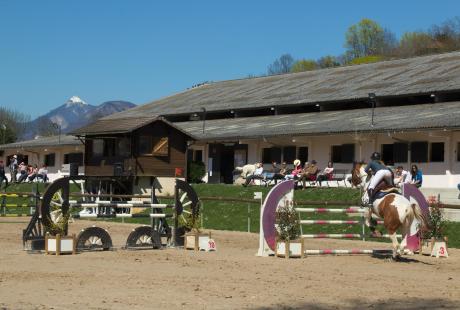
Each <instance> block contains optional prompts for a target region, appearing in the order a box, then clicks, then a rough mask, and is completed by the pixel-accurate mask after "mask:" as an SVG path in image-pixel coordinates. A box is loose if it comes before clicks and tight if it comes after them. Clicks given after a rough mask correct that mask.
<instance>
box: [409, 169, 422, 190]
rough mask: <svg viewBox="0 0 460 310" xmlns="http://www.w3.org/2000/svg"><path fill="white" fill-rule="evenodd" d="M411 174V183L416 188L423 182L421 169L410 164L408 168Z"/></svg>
mask: <svg viewBox="0 0 460 310" xmlns="http://www.w3.org/2000/svg"><path fill="white" fill-rule="evenodd" d="M410 174H411V181H410V183H411V184H414V185H415V186H416V187H417V188H418V187H421V186H422V183H423V174H422V171H421V170H418V167H417V165H412V167H411V169H410Z"/></svg>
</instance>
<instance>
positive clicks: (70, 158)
mask: <svg viewBox="0 0 460 310" xmlns="http://www.w3.org/2000/svg"><path fill="white" fill-rule="evenodd" d="M70 163H77V164H78V165H79V166H82V165H83V153H68V154H64V164H70Z"/></svg>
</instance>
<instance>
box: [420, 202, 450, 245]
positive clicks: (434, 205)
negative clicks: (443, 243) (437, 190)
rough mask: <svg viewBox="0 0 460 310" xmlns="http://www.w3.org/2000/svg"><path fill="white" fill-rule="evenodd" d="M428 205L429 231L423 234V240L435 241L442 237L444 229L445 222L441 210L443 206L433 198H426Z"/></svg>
mask: <svg viewBox="0 0 460 310" xmlns="http://www.w3.org/2000/svg"><path fill="white" fill-rule="evenodd" d="M427 200H428V203H429V204H430V215H429V217H428V224H429V227H430V229H429V230H428V231H426V232H425V233H424V236H423V238H424V239H431V238H434V239H436V240H439V239H442V238H443V237H444V229H445V226H446V221H445V220H444V215H443V213H442V209H443V208H444V205H443V204H442V203H441V202H440V201H438V200H437V199H436V197H435V196H430V197H428V199H427Z"/></svg>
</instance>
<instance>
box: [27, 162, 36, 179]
mask: <svg viewBox="0 0 460 310" xmlns="http://www.w3.org/2000/svg"><path fill="white" fill-rule="evenodd" d="M30 168H31V169H29V171H28V173H29V174H28V176H27V179H28V180H29V183H30V182H32V181H33V180H35V177H36V176H37V174H38V166H37V165H36V164H35V165H34V166H33V167H32V166H30Z"/></svg>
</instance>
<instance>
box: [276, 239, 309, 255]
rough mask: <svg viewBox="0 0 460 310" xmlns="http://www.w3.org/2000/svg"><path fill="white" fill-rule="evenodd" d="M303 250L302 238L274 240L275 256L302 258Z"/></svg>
mask: <svg viewBox="0 0 460 310" xmlns="http://www.w3.org/2000/svg"><path fill="white" fill-rule="evenodd" d="M304 252H305V251H304V244H303V239H296V240H288V241H282V240H277V241H276V247H275V256H277V257H285V258H291V257H300V258H303V257H304Z"/></svg>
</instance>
